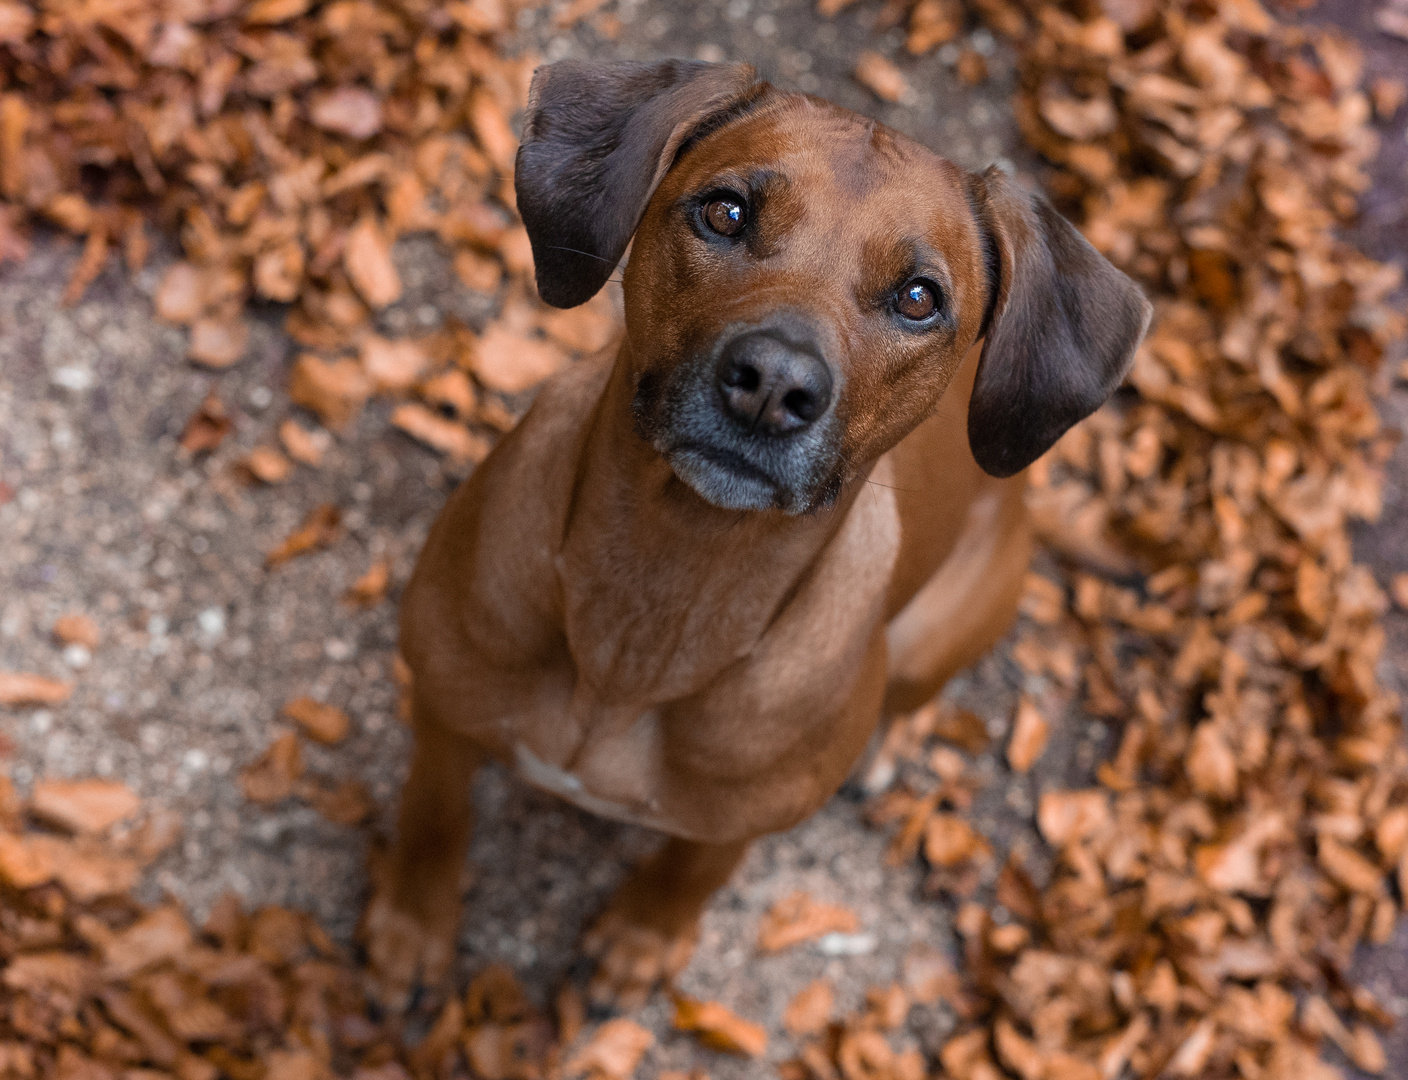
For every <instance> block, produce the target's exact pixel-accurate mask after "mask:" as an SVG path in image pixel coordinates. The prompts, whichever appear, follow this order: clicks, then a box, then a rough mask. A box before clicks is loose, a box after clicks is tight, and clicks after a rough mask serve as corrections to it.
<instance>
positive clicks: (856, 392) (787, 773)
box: [364, 62, 1148, 1004]
mask: <svg viewBox="0 0 1408 1080" xmlns="http://www.w3.org/2000/svg"><path fill="white" fill-rule="evenodd" d="M525 130H526V134H525V142H524V146H523V149H522V151H521V153H520V159H519V176H518V186H519V191H520V207H521V209H522V210H523V215H524V220H525V223H526V224H527V226H528V228H529V232H530V236H531V237H532V240H533V244H534V250H535V254H537V255H538V257H539V259H540V262H539V268H538V272H539V283H540V288H541V290H542V292H543V294H544V296H545V297H546V298H547V299H549V301H550V302H561V303H565V304H570V303H580V302H582V301H584V300H585V299H587V298H588V297H590V295H591V294H592V293H593V292H595V291H596V289H598V288H600V286H601V284H602V283H603V282H604V281H605V279H606V277H607V275H608V274H609V272H610V270H611V268H612V267H613V266H614V264H615V260H616V259H617V258H619V257H620V255H621V253H622V249H623V248H624V246H625V243H626V240H627V239H629V238H630V237H631V236H632V235H634V240H633V247H632V251H631V256H630V260H629V263H628V265H627V267H626V271H625V278H624V290H625V313H626V319H625V329H624V333H623V335H622V337H621V339H620V341H619V343H618V345H616V346H613V347H612V348H610V349H608V350H607V351H606V352H604V353H602V354H601V355H599V356H597V357H595V358H594V359H592V360H590V361H588V362H584V363H582V364H580V365H578V366H575V367H573V368H572V369H570V370H568V371H566V372H564V373H563V374H562V375H560V376H558V377H556V378H555V379H553V380H552V381H550V382H549V383H548V384H546V385H545V386H544V387H543V388H542V390H541V392H540V394H539V396H538V398H537V400H536V402H535V403H534V405H533V407H532V409H531V410H530V411H529V412H528V414H527V416H526V417H525V418H524V419H523V421H522V422H521V423H520V424H519V425H518V427H517V428H515V429H514V431H513V432H512V433H510V434H509V435H508V436H506V437H505V438H504V439H503V441H502V442H500V444H499V445H498V446H497V447H496V448H495V450H494V452H493V453H492V454H491V455H490V456H489V458H488V459H487V460H486V461H485V462H484V463H483V464H482V465H480V466H479V468H478V469H477V470H476V472H475V473H474V475H473V476H471V477H470V479H469V480H468V481H467V482H466V483H465V484H464V485H463V486H462V487H461V488H460V489H459V490H458V491H456V492H455V493H454V495H452V496H451V498H450V500H449V502H448V503H447V505H446V507H445V509H444V512H443V513H442V515H441V517H440V519H439V521H438V522H437V523H436V525H435V527H434V529H433V530H432V532H431V535H430V537H429V539H428V540H427V542H426V546H425V549H424V551H423V553H422V555H421V557H420V561H419V563H418V565H417V567H416V571H415V575H414V577H413V579H412V581H411V583H410V586H409V588H408V589H407V591H406V595H405V598H404V601H403V605H402V613H401V634H402V638H401V647H402V651H403V654H404V656H405V658H406V661H407V663H408V664H409V665H410V667H411V669H412V671H413V672H414V679H415V682H414V725H415V730H416V739H417V746H416V751H415V757H414V761H413V765H412V770H411V777H410V779H409V781H408V783H407V786H406V790H405V794H404V796H403V804H402V810H401V819H400V828H399V837H398V841H397V845H396V847H395V849H394V850H393V851H392V852H391V854H390V856H389V858H388V860H387V861H386V863H385V865H384V867H383V868H382V870H381V872H380V873H379V875H378V884H377V891H376V895H375V896H374V898H373V902H372V904H371V907H370V908H369V910H368V912H367V916H366V920H365V925H364V930H365V933H366V937H367V942H368V947H369V952H370V955H371V959H372V962H373V965H374V968H375V970H376V972H377V976H378V978H379V980H380V985H381V988H382V991H383V994H384V996H385V997H386V999H387V1000H388V1002H390V1003H391V1004H396V1003H399V1002H403V1001H404V1000H405V996H406V993H407V991H408V990H409V989H410V988H411V986H412V985H413V984H414V983H415V982H416V981H417V980H421V981H425V982H431V983H433V982H435V981H437V980H438V979H440V978H441V977H443V975H444V974H445V972H446V970H447V967H448V964H449V961H450V959H451V958H452V955H453V947H454V933H455V928H456V926H457V925H458V919H459V911H458V908H459V892H458V880H459V874H460V871H461V868H462V864H463V860H464V852H465V847H466V845H467V843H468V839H469V834H470V803H469V797H468V792H469V788H470V785H471V782H472V778H473V772H474V769H475V768H476V767H477V765H478V764H479V763H480V762H481V761H483V760H485V759H486V758H495V759H498V760H500V761H503V762H505V763H507V764H508V765H510V766H512V767H514V768H515V769H517V770H518V772H519V773H520V774H521V775H523V776H524V777H525V778H526V779H527V780H529V782H532V783H535V784H538V785H539V786H541V787H544V788H546V789H548V790H551V791H555V792H556V793H558V794H560V795H562V796H563V797H565V798H568V799H571V800H572V801H573V802H575V803H577V804H578V805H580V806H583V807H585V808H587V809H589V810H593V811H594V812H597V813H601V814H603V815H606V816H609V817H614V818H619V819H622V820H628V821H635V822H639V823H643V824H647V825H650V826H652V827H655V828H657V829H660V830H662V831H663V832H665V833H667V834H669V835H670V837H671V839H670V840H669V841H668V843H667V844H666V846H665V847H664V848H663V850H662V851H661V852H660V854H659V855H657V856H656V857H655V858H653V859H652V860H650V861H649V862H648V863H647V864H645V865H644V866H642V867H641V868H639V869H638V870H637V872H636V873H635V875H634V876H632V877H631V879H630V880H628V882H627V883H626V885H625V886H623V888H622V890H621V891H620V893H619V894H618V896H617V898H616V900H615V901H613V903H612V905H611V907H610V908H609V910H608V911H607V913H606V914H605V915H604V916H603V918H602V920H601V921H600V922H599V923H598V924H597V926H596V927H595V929H594V930H593V931H592V932H591V933H590V934H589V935H588V937H587V941H586V944H587V947H588V949H589V951H591V952H592V953H594V954H595V955H597V956H598V957H599V958H600V965H599V969H598V974H597V977H596V981H595V983H594V986H593V993H594V995H595V996H596V997H598V998H600V999H603V1000H613V999H614V1000H616V1001H618V1002H624V1003H627V1004H630V1003H633V1002H635V1001H639V1000H640V999H641V998H642V997H643V995H644V994H645V993H646V992H648V991H649V989H650V987H651V986H653V985H654V984H655V983H657V982H658V981H660V980H662V979H668V978H669V977H670V976H671V975H673V974H674V973H675V972H676V971H678V970H679V968H680V967H681V966H682V965H683V964H684V962H685V961H686V960H687V959H688V956H689V952H690V949H691V947H692V941H693V936H694V931H695V925H696V923H697V920H698V916H699V913H700V911H701V910H702V908H703V906H704V904H705V903H706V902H707V900H708V897H709V895H710V894H711V893H712V892H713V891H714V890H715V889H717V888H718V887H719V886H720V885H722V884H723V883H724V882H725V881H726V880H727V879H728V876H729V873H730V872H731V871H732V869H733V867H734V866H735V865H736V863H737V861H738V859H739V858H741V857H742V855H743V853H744V851H745V850H746V847H747V844H748V842H749V841H750V840H752V839H753V838H755V837H758V836H760V835H762V834H764V833H768V832H773V831H776V830H780V829H786V828H788V827H789V826H791V825H793V824H795V823H797V822H798V821H801V820H802V819H803V818H805V817H806V816H808V815H809V814H811V813H812V812H813V811H814V810H816V809H817V807H819V806H820V805H821V804H822V803H823V802H824V801H825V800H826V799H827V798H828V797H829V796H830V795H831V794H832V793H833V792H834V791H835V790H836V788H837V787H838V786H839V785H840V784H841V782H842V781H843V780H844V779H845V777H846V775H847V773H848V772H849V771H850V770H851V769H852V767H853V766H854V764H855V762H856V760H857V758H858V757H859V755H860V754H861V752H862V750H863V749H864V747H865V745H866V743H867V741H868V740H869V738H870V737H871V734H872V733H873V731H874V730H875V728H876V725H877V723H878V722H879V720H880V718H881V716H882V714H884V713H886V712H895V711H899V710H905V709H910V708H913V707H915V706H916V705H918V704H920V703H921V702H923V701H924V700H926V699H927V698H929V697H930V696H932V695H933V694H934V693H936V692H937V691H938V690H939V689H940V688H941V687H942V686H943V684H944V682H945V681H946V680H947V679H948V678H949V677H950V676H951V675H952V674H953V673H954V672H956V671H957V670H959V669H960V668H962V667H964V666H965V665H967V664H969V663H971V662H972V661H974V660H975V659H976V658H977V657H979V656H980V655H981V654H982V653H983V652H984V651H985V650H987V649H988V648H989V647H991V645H992V644H993V643H994V642H995V641H997V639H998V638H999V637H1000V636H1001V635H1002V634H1003V633H1004V632H1005V630H1006V628H1007V627H1008V625H1009V624H1010V622H1011V620H1012V618H1013V616H1014V613H1015V610H1016V604H1017V599H1018V595H1019V592H1020V588H1021V582H1022V577H1023V574H1024V572H1025V570H1026V566H1027V562H1028V558H1029V555H1030V550H1031V529H1030V525H1029V523H1028V520H1027V517H1026V513H1025V510H1024V507H1023V501H1022V492H1023V481H1022V479H1021V477H1020V475H1015V476H1013V475H1011V474H1012V473H1015V472H1018V471H1019V470H1020V469H1021V468H1022V467H1024V466H1025V465H1026V464H1027V463H1029V462H1030V461H1031V460H1032V459H1033V458H1034V457H1035V456H1037V454H1039V453H1041V452H1042V451H1043V450H1045V449H1046V447H1047V446H1049V445H1050V442H1051V441H1053V440H1054V439H1055V438H1056V437H1057V436H1058V435H1059V434H1060V433H1061V432H1062V431H1064V430H1065V429H1066V428H1067V427H1069V426H1070V424H1071V423H1074V422H1075V421H1076V420H1078V419H1080V417H1081V416H1084V415H1085V414H1087V413H1088V412H1090V411H1091V410H1093V409H1094V408H1096V407H1097V406H1098V405H1099V404H1100V402H1101V401H1103V400H1104V397H1105V396H1107V395H1108V394H1109V393H1110V391H1111V390H1112V389H1113V388H1114V386H1115V385H1116V384H1117V383H1118V381H1119V379H1120V378H1121V377H1122V376H1123V373H1124V370H1125V369H1126V367H1127V365H1128V363H1129V360H1130V358H1131V357H1132V354H1133V350H1134V347H1135V345H1136V344H1137V343H1138V339H1139V336H1140V334H1141V333H1142V331H1143V327H1144V324H1145V322H1146V321H1147V314H1146V313H1147V310H1148V305H1147V304H1146V303H1145V301H1144V300H1143V297H1142V296H1140V295H1139V293H1138V291H1137V289H1135V287H1134V286H1133V285H1132V284H1131V283H1129V282H1128V280H1127V279H1126V278H1124V277H1123V275H1121V274H1119V273H1118V272H1117V271H1115V270H1114V269H1113V268H1112V267H1110V266H1109V264H1108V263H1106V262H1105V261H1104V260H1103V259H1102V258H1101V257H1100V256H1099V255H1098V254H1097V253H1095V252H1094V250H1093V249H1091V248H1090V247H1089V245H1087V244H1086V243H1085V241H1084V240H1083V239H1081V238H1080V236H1079V234H1078V233H1076V232H1075V230H1074V229H1072V228H1071V227H1070V226H1069V225H1067V224H1066V223H1065V222H1064V221H1062V220H1061V219H1060V218H1059V216H1058V215H1056V214H1055V211H1054V210H1052V209H1051V208H1050V207H1049V205H1048V204H1046V203H1045V201H1044V200H1042V199H1040V198H1039V197H1033V196H1029V195H1026V194H1023V193H1022V192H1020V191H1019V190H1018V189H1017V188H1016V187H1015V185H1013V184H1012V183H1011V181H1009V180H1007V179H1006V178H1005V177H1002V176H1001V175H1000V174H996V173H992V172H990V173H988V174H984V175H983V176H973V175H969V174H966V173H964V172H963V171H962V170H960V169H959V168H957V167H956V166H954V165H953V164H951V163H950V162H948V161H946V160H944V159H943V158H940V157H939V156H937V155H935V154H933V153H932V152H931V151H929V150H927V149H925V148H924V147H922V146H919V145H917V144H915V143H913V142H911V141H909V140H907V139H905V138H904V137H902V136H900V135H898V134H896V133H894V132H892V131H890V130H888V129H886V128H884V127H882V126H880V125H878V124H875V123H873V122H871V121H869V120H866V119H864V118H862V117H859V116H856V115H854V114H852V113H849V112H846V111H845V110H842V109H840V108H837V107H835V106H832V105H829V104H827V103H825V102H822V101H819V100H816V99H814V98H808V97H801V96H797V95H788V94H782V93H779V92H776V91H774V90H771V89H770V88H768V87H766V86H765V85H759V84H755V83H754V82H753V81H752V74H751V71H750V70H749V69H745V68H742V67H740V66H737V65H701V64H682V63H679V62H668V63H666V64H661V65H640V64H623V65H590V64H583V63H572V64H563V65H557V66H554V67H550V68H545V69H541V70H540V72H539V73H538V75H537V76H536V77H535V87H534V93H533V106H532V108H531V110H530V115H529V117H528V119H527V123H526V129H525ZM623 170H624V171H623ZM719 192H725V193H730V194H729V195H728V197H731V198H735V197H736V198H737V199H739V200H740V201H741V202H744V203H746V206H747V213H748V224H747V228H746V229H745V230H744V232H743V233H741V234H740V235H739V236H738V237H730V238H722V237H720V236H718V235H714V234H712V233H710V232H709V230H708V228H707V227H706V226H705V225H703V224H701V216H700V215H701V207H703V206H706V205H707V204H708V202H709V200H711V199H714V198H717V197H719V196H718V193H719ZM637 223H638V224H637ZM554 248H567V249H573V250H575V251H578V252H585V253H586V254H585V255H576V256H569V257H564V258H558V257H557V255H553V254H550V252H552V251H553V249H554ZM558 254H559V255H560V254H561V252H559V253H558ZM602 260H605V261H602ZM916 279H922V280H923V281H925V282H927V283H929V285H931V286H932V288H933V290H934V292H935V294H936V296H937V298H938V310H937V311H936V313H935V314H934V315H933V316H932V318H930V319H929V320H928V321H926V322H924V323H923V324H922V325H921V324H916V323H912V322H906V321H905V320H904V319H903V318H901V317H900V315H898V314H897V313H896V310H895V307H894V304H893V297H894V296H895V294H896V290H897V289H899V288H901V287H902V286H904V285H905V283H906V282H908V281H912V280H916ZM750 333H754V334H756V333H764V334H767V335H772V338H771V340H775V341H776V342H781V343H782V344H781V345H779V346H778V347H779V348H787V349H794V350H797V349H800V350H806V352H807V355H809V356H814V357H820V358H821V359H822V360H823V361H824V363H825V364H826V366H827V371H828V372H829V376H828V377H829V379H830V380H831V386H832V387H833V391H832V394H831V398H830V403H829V405H828V407H827V409H826V412H825V415H823V416H820V417H818V418H817V419H816V420H815V421H814V422H808V424H807V425H806V426H805V427H804V428H803V429H802V430H801V431H799V432H797V433H793V434H790V435H788V436H787V437H786V438H778V437H773V436H768V435H766V434H760V433H759V432H758V431H756V430H749V429H747V428H746V426H740V425H739V424H737V423H733V422H731V421H730V420H729V419H728V417H727V416H726V415H725V414H724V413H723V412H721V411H720V407H719V405H718V395H717V388H716V387H715V383H714V380H715V377H716V372H717V370H718V368H717V364H718V356H719V354H720V350H727V348H728V347H729V343H730V342H735V341H737V340H738V338H739V336H740V335H743V334H750ZM984 334H986V338H987V345H986V348H985V349H984V350H983V351H982V353H981V361H980V352H979V348H978V344H979V342H980V338H981V336H982V335H984ZM975 380H976V389H975ZM970 440H971V442H972V446H973V447H977V448H979V451H980V455H981V456H980V457H979V458H978V459H975V457H974V450H973V449H972V448H970ZM980 460H982V461H983V463H984V464H987V465H989V467H990V472H992V473H997V474H1000V476H995V475H990V474H989V472H985V471H984V469H983V468H982V467H980V465H979V461H980ZM1000 477H1005V478H1000Z"/></svg>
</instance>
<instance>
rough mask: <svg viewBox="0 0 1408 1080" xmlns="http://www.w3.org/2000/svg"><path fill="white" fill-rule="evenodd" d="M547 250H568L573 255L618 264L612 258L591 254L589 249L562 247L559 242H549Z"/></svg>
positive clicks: (613, 264)
mask: <svg viewBox="0 0 1408 1080" xmlns="http://www.w3.org/2000/svg"><path fill="white" fill-rule="evenodd" d="M547 250H549V251H570V252H571V253H572V254H573V255H585V256H586V257H587V258H589V259H595V260H596V261H597V262H604V263H610V264H611V265H612V266H617V265H619V264H618V263H617V262H616V261H615V260H614V259H605V258H602V257H601V256H600V255H595V254H593V253H592V252H590V251H583V250H582V249H581V248H574V247H564V246H563V245H561V244H549V245H548V246H547Z"/></svg>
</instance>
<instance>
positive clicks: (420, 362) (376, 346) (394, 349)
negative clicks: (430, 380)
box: [362, 334, 430, 394]
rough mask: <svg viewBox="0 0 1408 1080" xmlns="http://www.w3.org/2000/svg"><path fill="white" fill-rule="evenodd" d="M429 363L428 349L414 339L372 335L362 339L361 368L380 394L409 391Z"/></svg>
mask: <svg viewBox="0 0 1408 1080" xmlns="http://www.w3.org/2000/svg"><path fill="white" fill-rule="evenodd" d="M429 364H430V358H429V357H428V356H426V354H425V350H424V349H423V348H422V347H421V346H420V345H419V344H418V343H416V342H414V341H388V340H387V339H386V338H383V337H377V336H376V335H375V334H372V335H369V336H368V337H367V338H366V339H365V340H364V341H363V342H362V370H363V371H365V372H366V373H367V376H368V377H369V378H370V379H371V381H372V385H373V386H374V387H375V388H376V392H377V393H381V394H385V393H401V392H403V391H406V390H409V389H410V388H411V387H412V386H414V385H415V384H416V380H417V379H419V378H420V377H421V375H422V374H424V372H425V369H426V367H428V366H429Z"/></svg>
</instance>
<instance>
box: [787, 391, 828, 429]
mask: <svg viewBox="0 0 1408 1080" xmlns="http://www.w3.org/2000/svg"><path fill="white" fill-rule="evenodd" d="M819 404H820V402H819V401H818V399H817V397H816V395H815V394H813V393H812V392H811V391H810V390H804V389H801V388H798V389H796V390H790V391H788V392H787V393H786V394H785V395H783V398H782V407H783V408H784V409H786V410H787V411H788V412H790V413H791V414H792V415H793V416H795V417H796V418H797V419H798V420H802V421H805V422H806V423H811V422H812V421H813V420H815V419H816V418H817V417H818V416H820V415H821V409H819V408H818V407H817V406H818V405H819Z"/></svg>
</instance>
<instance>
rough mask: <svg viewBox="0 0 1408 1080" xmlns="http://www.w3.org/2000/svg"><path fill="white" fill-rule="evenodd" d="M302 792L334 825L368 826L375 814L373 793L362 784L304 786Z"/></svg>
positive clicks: (352, 782)
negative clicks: (367, 823) (366, 824)
mask: <svg viewBox="0 0 1408 1080" xmlns="http://www.w3.org/2000/svg"><path fill="white" fill-rule="evenodd" d="M299 790H300V793H301V794H302V795H303V797H304V798H306V799H307V800H308V802H309V804H310V805H312V807H313V809H314V810H316V811H317V812H318V813H319V814H321V815H322V816H323V817H324V818H325V819H326V820H328V821H330V822H332V823H333V824H334V825H344V826H347V827H349V828H352V827H355V826H357V825H362V824H365V823H366V822H367V821H369V820H371V818H372V817H373V816H374V815H375V814H376V803H375V802H374V801H373V800H372V795H371V789H370V788H368V787H367V785H366V784H364V783H363V782H362V781H360V780H344V781H342V782H341V783H338V784H323V783H315V784H305V785H303V786H302V787H301V788H300V789H299Z"/></svg>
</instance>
